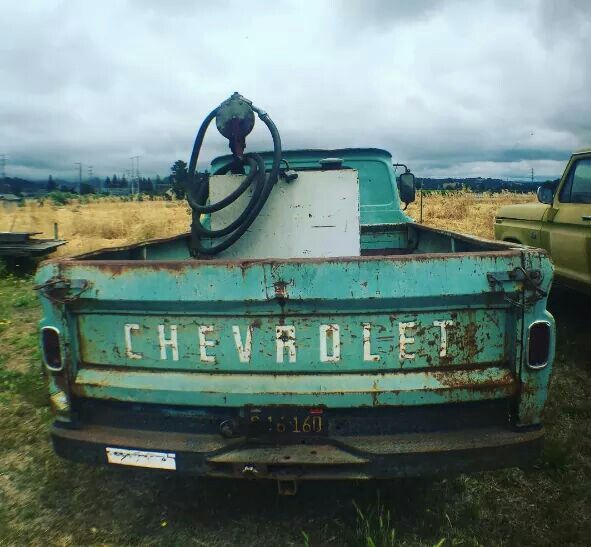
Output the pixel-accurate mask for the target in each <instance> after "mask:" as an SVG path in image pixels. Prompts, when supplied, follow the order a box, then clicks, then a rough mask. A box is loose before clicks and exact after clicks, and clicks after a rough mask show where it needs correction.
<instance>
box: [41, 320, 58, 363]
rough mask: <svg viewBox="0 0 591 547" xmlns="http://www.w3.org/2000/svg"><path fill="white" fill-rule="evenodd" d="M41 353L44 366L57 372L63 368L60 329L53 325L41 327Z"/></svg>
mask: <svg viewBox="0 0 591 547" xmlns="http://www.w3.org/2000/svg"><path fill="white" fill-rule="evenodd" d="M41 355H42V357H43V362H44V363H45V366H46V367H47V368H48V369H49V370H51V371H53V372H59V371H60V370H63V368H64V362H63V359H62V350H61V344H60V331H59V330H58V329H56V328H55V327H43V328H42V329H41Z"/></svg>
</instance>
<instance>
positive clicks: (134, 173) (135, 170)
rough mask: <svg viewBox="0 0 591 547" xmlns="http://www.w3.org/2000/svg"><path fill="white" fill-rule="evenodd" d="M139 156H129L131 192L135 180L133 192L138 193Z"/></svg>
mask: <svg viewBox="0 0 591 547" xmlns="http://www.w3.org/2000/svg"><path fill="white" fill-rule="evenodd" d="M140 158H141V156H131V158H129V159H130V160H131V180H132V184H131V193H132V194H133V193H134V182H135V193H137V194H139V191H140Z"/></svg>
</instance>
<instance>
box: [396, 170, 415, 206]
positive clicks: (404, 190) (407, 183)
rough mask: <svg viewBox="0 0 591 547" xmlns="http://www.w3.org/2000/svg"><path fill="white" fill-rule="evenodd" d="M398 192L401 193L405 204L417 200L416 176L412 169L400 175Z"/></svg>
mask: <svg viewBox="0 0 591 547" xmlns="http://www.w3.org/2000/svg"><path fill="white" fill-rule="evenodd" d="M398 192H399V193H400V199H401V200H402V201H403V202H404V204H405V205H408V204H409V203H412V202H413V201H414V200H415V193H416V185H415V176H414V175H413V174H412V173H411V172H410V171H407V172H406V173H402V175H400V176H399V177H398Z"/></svg>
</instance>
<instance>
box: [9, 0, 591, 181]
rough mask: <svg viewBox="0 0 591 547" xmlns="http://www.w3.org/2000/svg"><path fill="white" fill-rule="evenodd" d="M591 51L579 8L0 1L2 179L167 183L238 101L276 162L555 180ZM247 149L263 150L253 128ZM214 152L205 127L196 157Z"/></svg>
mask: <svg viewBox="0 0 591 547" xmlns="http://www.w3.org/2000/svg"><path fill="white" fill-rule="evenodd" d="M590 51H591V2H589V1H588V0H523V1H521V0H497V1H492V0H491V1H477V0H474V1H469V0H450V1H443V0H442V1H438V0H422V1H420V0H414V1H413V2H411V1H406V0H397V1H395V0H359V1H357V0H340V1H339V0H332V1H322V0H317V1H312V0H310V1H295V0H292V1H289V0H288V1H271V0H269V1H262V0H261V1H255V0H249V1H247V0H242V1H241V2H233V1H230V0H218V1H216V2H199V1H197V0H168V1H163V0H162V1H160V0H127V1H123V0H118V1H107V0H101V1H100V2H97V1H83V0H78V1H74V0H69V1H57V0H39V1H36V2H35V1H29V0H21V1H18V2H17V1H4V2H2V17H1V18H0V59H1V61H0V154H1V153H6V154H7V155H8V165H7V175H8V176H28V177H34V178H46V177H47V176H48V175H49V174H50V173H51V174H53V175H54V176H60V177H65V178H69V179H74V178H75V177H76V176H77V175H76V170H75V169H76V168H75V167H74V162H82V163H83V164H84V165H85V166H88V165H92V166H93V167H94V173H95V174H98V175H101V176H105V175H111V174H113V173H122V172H124V171H125V170H126V169H129V168H130V160H129V157H130V156H134V155H140V156H141V159H140V169H141V172H142V174H145V175H154V174H156V173H159V174H161V175H164V174H167V172H168V170H169V166H170V164H171V163H172V162H173V161H174V160H176V159H188V155H189V153H190V147H191V145H192V141H193V139H194V135H195V132H196V130H197V128H198V126H199V124H200V123H201V120H202V118H203V117H204V116H205V115H206V114H207V113H208V112H209V111H210V110H211V109H212V108H213V107H215V106H216V105H217V104H219V103H220V102H221V101H222V100H223V99H225V98H226V97H227V96H229V95H230V94H231V93H232V92H233V91H236V90H237V91H240V92H241V93H242V94H243V95H245V96H246V97H248V98H250V99H252V100H253V101H254V103H255V104H257V105H258V106H260V107H261V108H263V109H265V110H266V111H267V112H268V113H269V114H270V115H271V117H272V118H273V120H274V121H275V123H276V124H277V126H278V127H279V130H280V132H281V135H282V139H283V143H284V148H286V149H287V148H291V149H293V148H299V147H306V148H312V147H314V148H333V147H348V146H373V147H382V148H387V149H388V150H390V151H391V152H392V154H393V156H394V158H395V159H396V160H398V161H402V162H404V163H409V164H410V165H411V166H412V168H413V171H414V172H415V173H416V174H417V175H418V176H457V177H462V176H485V177H486V176H500V177H511V178H525V177H527V176H529V172H530V169H531V168H532V167H533V168H534V169H535V173H536V176H539V177H556V176H558V175H559V174H560V173H561V172H562V169H563V167H564V162H565V160H566V159H567V158H568V156H569V153H570V152H571V151H572V150H573V149H576V148H580V147H583V146H586V145H591V100H590V99H591V62H590V61H589V52H590ZM259 125H262V124H260V122H259ZM247 144H248V150H257V149H259V150H260V149H267V148H269V146H270V142H269V141H268V139H267V136H266V134H265V132H264V131H263V130H262V128H257V130H256V131H255V133H254V134H253V135H252V136H251V138H250V139H249V140H248V141H247ZM226 146H227V141H225V140H223V139H222V137H221V136H219V135H218V134H217V132H216V131H215V129H212V130H211V131H210V133H209V134H208V139H207V140H206V144H205V149H204V158H211V157H212V156H214V155H216V154H218V153H225V152H226V151H227V148H226ZM85 171H86V167H85Z"/></svg>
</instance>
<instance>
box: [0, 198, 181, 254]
mask: <svg viewBox="0 0 591 547" xmlns="http://www.w3.org/2000/svg"><path fill="white" fill-rule="evenodd" d="M190 219H191V215H190V208H189V207H188V206H187V204H186V202H185V201H167V200H154V201H152V200H149V201H148V200H144V201H123V200H121V199H106V198H100V199H94V200H90V201H88V202H86V203H84V202H80V201H78V200H74V201H72V202H70V203H68V204H66V205H60V206H58V205H53V204H51V203H49V202H48V201H45V202H44V203H43V204H40V203H39V202H38V201H37V200H27V202H26V203H25V204H24V205H23V206H17V205H11V206H9V207H6V206H5V207H4V208H3V209H0V231H4V230H13V231H24V232H29V231H30V232H42V234H43V235H39V236H38V237H50V238H51V237H53V225H54V223H55V222H57V224H58V230H59V237H60V239H66V240H67V241H68V243H67V244H66V245H64V246H62V247H60V248H59V249H58V250H57V252H56V253H55V254H54V255H52V256H70V255H74V254H79V253H83V252H87V251H92V250H94V249H100V248H103V247H116V246H118V245H124V244H126V243H134V242H136V241H141V240H143V239H152V238H156V237H166V236H170V235H174V234H178V233H182V232H186V231H188V230H189V223H190Z"/></svg>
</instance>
